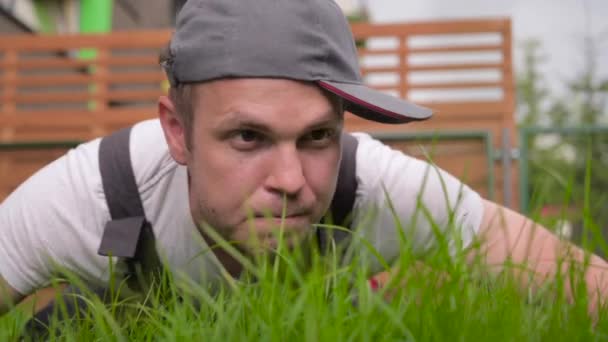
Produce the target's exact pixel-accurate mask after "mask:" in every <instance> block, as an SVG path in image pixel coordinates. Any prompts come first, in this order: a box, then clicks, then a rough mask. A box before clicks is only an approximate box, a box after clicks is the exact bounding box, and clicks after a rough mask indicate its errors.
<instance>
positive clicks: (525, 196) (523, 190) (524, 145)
mask: <svg viewBox="0 0 608 342" xmlns="http://www.w3.org/2000/svg"><path fill="white" fill-rule="evenodd" d="M530 133H531V131H530V129H529V128H528V127H522V128H520V129H519V139H520V141H519V206H520V211H521V212H522V213H524V214H528V211H529V208H528V200H529V197H530V194H529V190H528V181H529V177H528V176H529V175H528V171H529V170H528V167H529V166H528V148H529V146H528V136H529V135H530Z"/></svg>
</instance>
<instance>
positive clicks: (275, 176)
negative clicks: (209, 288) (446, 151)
mask: <svg viewBox="0 0 608 342" xmlns="http://www.w3.org/2000/svg"><path fill="white" fill-rule="evenodd" d="M162 64H163V67H164V68H165V71H166V72H167V76H168V78H169V80H170V82H171V90H170V94H169V96H168V97H166V96H162V97H161V98H160V99H159V105H158V113H159V119H158V120H152V121H146V122H142V123H139V124H137V125H135V126H134V127H133V128H132V130H131V132H130V143H129V145H128V147H127V150H128V152H129V153H130V164H131V165H130V166H131V167H132V169H133V173H134V177H135V183H136V187H137V192H138V193H139V197H140V199H141V202H142V205H143V211H144V212H145V218H146V219H147V221H149V222H150V223H151V226H152V229H153V232H154V236H155V239H156V247H157V248H156V249H157V251H158V254H159V255H160V256H161V257H162V258H163V259H164V260H165V261H166V263H167V265H168V267H169V268H170V269H171V270H172V271H173V272H174V273H175V274H178V275H185V276H187V277H190V278H192V279H194V280H195V281H198V282H201V283H207V282H208V283H214V282H218V281H221V276H220V274H221V273H222V270H225V271H227V272H228V273H230V274H232V275H235V276H238V274H239V273H240V271H241V269H242V265H241V264H240V263H239V262H237V261H236V260H235V259H234V258H232V257H231V255H230V254H229V253H227V252H226V251H224V250H222V249H215V250H214V252H213V253H204V252H203V251H206V250H207V248H208V245H211V244H213V241H210V240H211V239H210V237H209V234H208V231H206V230H205V227H212V229H213V231H215V232H216V233H217V234H219V235H220V236H221V237H223V238H224V239H226V240H228V241H232V242H235V243H236V245H237V246H238V247H239V248H240V249H241V250H242V251H243V252H244V253H245V254H252V253H255V251H254V250H255V248H256V247H257V246H258V245H257V244H256V241H257V242H261V244H262V245H263V246H266V247H271V248H272V247H273V246H275V245H276V241H275V238H274V237H275V235H274V231H275V230H276V228H277V226H282V227H284V231H285V235H286V239H287V240H288V241H289V243H290V244H292V245H293V244H296V243H298V242H299V241H301V240H302V239H303V238H304V237H306V236H310V234H312V233H313V232H314V230H313V229H312V225H313V224H315V223H317V222H319V221H320V220H321V219H322V218H323V216H324V214H325V213H326V212H327V210H328V208H329V207H330V203H331V202H332V199H335V198H336V196H338V197H339V195H340V193H335V192H336V191H335V190H336V186H337V183H338V182H339V179H338V174H339V168H340V163H341V159H342V158H343V157H345V156H343V155H341V151H342V145H343V144H344V143H345V139H350V138H347V137H344V136H343V134H342V130H343V113H344V110H348V111H349V112H352V113H354V114H356V115H359V116H362V117H364V118H367V119H370V120H375V121H379V122H385V123H392V124H394V123H406V122H410V121H415V120H424V119H427V118H429V117H430V115H431V112H430V110H428V109H425V108H421V107H418V106H416V105H414V104H411V103H409V102H406V101H402V100H399V99H397V98H393V97H390V96H388V95H384V94H381V93H378V92H376V91H374V90H371V89H369V88H367V87H365V86H364V85H362V84H361V78H360V75H359V67H358V64H357V54H356V50H355V46H354V44H353V39H352V36H351V33H350V30H349V26H348V24H347V22H346V20H345V18H344V16H343V15H342V13H341V11H340V9H339V8H338V7H337V6H336V5H335V4H334V3H333V2H332V1H330V0H305V1H304V0H281V1H277V0H256V1H237V0H191V1H189V2H187V3H186V5H185V6H184V8H183V9H182V11H181V12H180V14H179V17H178V22H177V28H176V32H175V34H174V36H173V38H172V40H171V44H170V47H169V50H168V51H167V54H166V55H165V56H164V58H163V61H162ZM355 138H356V151H355V153H354V154H352V155H351V157H353V158H354V159H355V165H356V168H355V169H354V170H352V171H353V172H354V173H355V175H354V179H355V180H356V196H355V198H354V205H353V223H352V225H351V227H356V229H358V231H360V232H361V234H362V235H363V236H365V237H366V238H367V239H368V240H369V241H370V243H371V245H372V246H373V247H374V248H376V249H377V250H378V251H379V252H380V254H381V255H382V256H383V257H384V258H385V259H386V260H388V261H391V260H395V258H396V257H397V256H398V255H399V253H400V250H399V246H400V243H399V238H398V236H399V232H398V231H397V229H399V228H398V226H399V225H397V224H396V223H395V218H394V214H396V215H397V216H398V217H399V218H400V219H401V220H402V221H403V222H404V223H406V224H405V225H404V227H406V226H408V225H407V223H409V222H411V220H412V218H414V217H416V220H415V225H413V226H411V228H407V229H406V228H404V233H405V236H406V238H407V239H408V242H410V244H411V246H412V248H413V250H414V252H415V253H416V254H419V255H423V254H424V253H427V252H429V251H430V250H432V249H434V248H437V245H438V236H437V234H436V232H435V231H434V227H439V229H440V230H441V229H443V231H441V232H440V233H443V234H445V237H447V238H448V239H449V240H448V246H449V249H450V251H451V252H452V253H457V252H458V251H459V250H461V249H462V248H466V247H468V246H470V245H471V243H472V241H473V239H475V238H479V239H480V240H481V243H482V245H481V248H480V249H478V250H477V251H476V252H475V253H477V254H479V255H482V257H483V258H485V261H486V262H487V263H488V264H491V265H502V263H503V262H504V261H505V260H507V259H508V258H511V259H512V260H513V261H514V262H516V263H524V262H526V263H527V264H528V265H529V266H530V267H531V268H532V270H533V271H534V272H536V273H538V274H539V275H541V277H540V278H542V277H543V276H550V275H552V274H554V273H556V271H557V260H558V258H559V257H560V250H561V249H560V248H559V247H560V246H561V245H562V243H561V242H560V241H559V239H558V238H556V237H555V236H553V235H552V234H550V233H549V232H548V231H547V230H546V229H544V228H542V227H539V226H536V225H535V224H534V223H533V222H531V221H529V220H528V219H526V218H524V217H522V216H521V215H519V214H517V213H515V212H513V211H511V210H508V209H505V208H502V207H500V206H499V205H497V204H495V203H492V202H489V201H487V200H484V199H482V198H481V197H480V196H479V195H478V194H477V193H476V192H474V191H473V190H471V189H470V188H468V187H467V186H465V185H463V184H462V183H461V182H460V181H458V180H457V179H455V178H454V177H452V176H451V175H449V174H447V173H445V172H443V171H440V170H435V169H433V168H430V167H429V165H428V164H427V163H425V162H423V161H419V160H416V159H413V158H411V157H408V156H406V155H404V154H402V153H401V152H398V151H394V150H391V149H390V148H389V147H387V146H385V145H383V144H382V143H380V142H378V141H376V140H374V139H372V138H370V137H369V136H367V135H364V134H356V135H355ZM99 150H100V140H93V141H91V142H88V143H86V144H83V145H81V146H79V147H77V148H76V149H74V150H72V151H70V152H68V153H67V154H66V155H65V156H64V157H62V158H60V159H59V160H57V161H55V162H53V163H51V164H50V165H48V166H47V167H45V168H44V169H42V170H40V171H39V172H38V173H36V174H35V175H34V176H33V177H31V178H30V179H29V180H27V181H26V182H25V183H24V184H23V185H21V186H20V187H19V188H18V189H17V190H16V191H15V192H14V193H13V194H11V196H9V198H7V199H6V201H5V202H3V203H2V205H1V206H0V230H1V231H0V275H1V277H0V287H1V288H3V289H4V292H5V293H7V294H8V296H4V297H3V298H2V300H1V301H0V304H2V305H0V306H3V307H4V308H6V307H7V304H8V302H9V301H12V302H17V301H19V300H20V299H21V298H23V296H25V295H28V294H30V293H31V292H32V291H34V290H35V289H37V288H39V287H41V286H44V285H45V284H46V282H48V280H49V278H50V277H51V276H52V272H53V267H54V266H55V265H57V264H58V265H60V266H62V267H65V268H67V269H69V270H71V271H74V272H76V273H77V274H78V275H80V276H82V277H83V278H84V279H85V280H87V281H89V282H91V283H94V284H104V283H105V282H107V281H108V279H109V277H110V274H109V272H110V271H109V259H108V257H106V256H102V255H98V254H97V251H98V249H99V248H100V244H103V243H102V240H103V238H104V227H105V225H106V223H107V222H108V221H110V220H111V215H110V212H111V208H109V206H108V204H107V203H106V197H107V195H108V193H107V190H106V185H107V184H104V181H103V179H102V176H101V173H100V170H99V169H100V160H99V157H98V155H99ZM114 185H115V186H120V184H114ZM387 198H390V199H391V201H392V203H393V206H394V212H393V210H392V209H391V208H389V205H388V203H387ZM420 207H423V208H424V209H425V210H426V212H427V213H428V214H429V215H419V214H418V211H419V208H420ZM368 213H374V215H368ZM451 223H455V224H451ZM433 225H435V226H433ZM450 226H455V227H457V228H456V231H455V232H456V234H452V233H453V232H448V229H449V227H450ZM529 251H533V253H528V252H529ZM572 251H573V252H572V253H573V255H574V259H575V260H576V261H577V262H582V261H583V253H582V251H581V250H579V249H576V248H574V249H572ZM361 253H363V251H361ZM474 256H475V254H473V253H472V254H471V257H474ZM591 263H592V264H593V265H594V266H593V267H591V268H590V270H589V271H588V273H587V278H586V280H587V284H588V286H589V292H590V296H592V298H593V299H594V301H593V303H597V302H598V301H599V299H601V298H603V297H602V296H604V295H605V293H606V286H607V284H606V281H605V280H604V279H603V278H602V277H603V276H605V275H606V271H605V270H604V267H605V266H606V263H605V262H604V261H603V260H601V259H599V258H597V257H595V256H593V257H592V259H591ZM379 270H380V269H379V268H374V267H373V266H372V271H379ZM523 278H525V277H522V279H523ZM540 278H537V279H540ZM526 279H527V278H526ZM524 285H527V284H524Z"/></svg>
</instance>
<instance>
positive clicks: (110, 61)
mask: <svg viewBox="0 0 608 342" xmlns="http://www.w3.org/2000/svg"><path fill="white" fill-rule="evenodd" d="M95 65H108V66H136V67H142V66H150V67H157V68H158V69H159V70H160V66H159V65H158V56H156V55H152V56H110V57H99V58H91V59H77V58H72V57H39V58H28V59H21V60H14V61H7V60H0V69H9V68H10V69H17V70H25V71H33V70H37V69H76V68H88V67H91V66H95Z"/></svg>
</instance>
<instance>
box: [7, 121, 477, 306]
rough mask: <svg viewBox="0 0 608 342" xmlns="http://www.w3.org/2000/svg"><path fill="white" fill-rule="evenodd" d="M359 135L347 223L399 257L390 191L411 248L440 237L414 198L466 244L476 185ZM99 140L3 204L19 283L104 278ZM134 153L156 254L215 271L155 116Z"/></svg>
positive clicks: (195, 274) (472, 226)
mask: <svg viewBox="0 0 608 342" xmlns="http://www.w3.org/2000/svg"><path fill="white" fill-rule="evenodd" d="M355 136H356V138H357V139H358V141H359V144H358V149H357V155H356V165H357V169H356V178H357V182H358V185H357V193H356V198H355V204H354V212H353V214H354V224H353V227H358V228H357V229H358V230H357V233H360V234H361V236H364V238H366V239H368V241H369V242H370V243H371V245H372V246H373V247H374V248H376V249H377V250H378V251H379V252H380V254H381V255H382V256H383V257H384V259H385V260H387V261H389V262H390V261H391V260H395V258H396V257H397V255H398V254H399V246H400V241H399V233H398V232H397V228H396V227H397V224H396V222H395V218H394V214H393V212H392V211H391V210H390V209H389V206H388V205H387V202H386V199H387V197H389V198H390V199H391V201H392V204H393V205H394V209H395V213H396V214H397V215H398V216H399V217H400V218H401V223H402V226H403V227H409V228H404V230H405V236H406V238H407V239H408V242H409V243H411V246H412V247H413V249H414V251H415V252H416V253H419V254H423V253H425V252H426V251H428V250H429V249H431V248H433V247H434V246H436V241H437V240H436V238H435V237H436V236H435V234H434V233H433V228H432V226H431V222H429V220H428V217H429V216H428V215H426V214H424V212H423V211H421V210H417V208H419V207H420V206H424V207H425V208H426V210H428V212H427V213H429V214H430V216H431V217H433V218H434V223H435V224H436V227H439V228H440V229H442V228H443V227H448V226H449V225H448V222H449V221H450V219H452V220H453V221H452V222H456V227H458V229H457V236H455V238H451V239H450V240H449V241H450V246H449V248H450V250H452V251H456V250H457V248H460V247H466V246H467V245H468V244H470V242H471V241H472V239H473V237H474V235H475V234H476V232H477V231H478V229H479V226H480V224H481V217H482V214H483V203H482V199H481V197H480V196H479V195H478V194H477V193H476V192H475V191H473V190H472V189H470V188H469V187H467V186H466V185H463V184H462V183H461V182H460V181H459V180H458V179H456V178H454V177H453V176H451V175H449V174H447V173H446V172H444V171H441V170H438V169H437V168H435V167H432V166H430V164H428V163H427V162H424V161H420V160H418V159H415V158H412V157H410V156H407V155H405V154H403V153H402V152H400V151H396V150H393V149H391V148H390V147H388V146H387V145H385V144H383V143H381V142H380V141H377V140H375V139H373V138H371V137H370V136H369V135H366V134H362V133H357V134H355ZM99 142H100V139H95V140H92V141H90V142H87V143H85V144H82V145H80V146H78V147H76V148H74V149H72V150H70V151H69V152H67V153H66V155H64V156H63V157H61V158H59V159H58V160H56V161H54V162H52V163H51V164H49V165H47V166H45V167H44V168H42V169H41V170H40V171H38V172H37V173H36V174H35V175H33V176H32V177H31V178H29V179H28V180H27V181H26V182H24V183H23V184H22V185H21V186H20V187H18V188H17V190H15V191H14V192H13V193H12V194H11V195H10V196H9V197H8V198H7V199H6V200H5V201H4V202H2V203H1V204H0V275H1V276H2V277H3V278H4V279H5V280H6V281H7V282H8V283H9V284H10V285H11V286H12V287H13V288H15V289H16V290H17V291H19V292H21V293H23V294H27V293H31V292H32V291H33V290H35V289H36V288H38V287H40V286H42V285H44V284H45V283H47V282H48V280H49V278H50V277H51V276H52V272H53V270H54V269H55V267H56V266H57V265H60V266H61V267H65V268H67V269H69V270H72V271H74V272H76V273H77V274H79V275H80V276H82V277H84V278H85V279H87V280H89V281H92V282H98V283H103V282H105V281H107V279H108V276H109V268H110V267H109V259H108V258H107V257H103V256H100V255H98V254H97V250H98V248H99V244H100V241H101V237H102V234H103V230H104V227H105V223H106V222H107V221H109V220H110V213H109V210H108V207H107V204H106V200H105V196H104V192H103V187H102V181H101V175H100V172H99V165H98V163H99V161H98V150H99ZM130 153H131V162H132V166H133V170H134V174H135V178H136V182H137V186H138V188H139V191H140V194H141V199H142V202H143V207H144V211H145V213H146V217H147V219H148V220H149V221H150V222H151V223H152V227H153V230H154V234H155V236H156V241H157V249H158V252H159V255H161V257H163V258H165V260H166V262H167V263H168V264H169V266H170V268H171V270H172V271H173V272H174V273H175V274H179V275H186V276H187V277H189V278H191V279H192V280H194V281H197V282H205V281H214V280H216V279H219V277H220V276H219V274H220V270H221V266H220V265H219V263H218V261H217V259H216V258H215V257H214V255H213V253H209V252H208V250H207V245H206V244H205V242H204V240H203V239H202V238H201V237H200V234H199V233H198V232H197V230H196V228H195V225H194V223H193V220H192V217H191V215H190V210H189V204H188V193H187V177H186V169H185V167H183V166H180V165H178V164H177V163H175V161H174V160H173V159H172V158H171V156H170V155H169V151H168V147H167V145H166V142H165V140H164V136H163V132H162V129H161V127H160V123H159V121H158V120H148V121H144V122H141V123H138V124H137V125H135V126H134V128H133V130H132V132H131V146H130ZM385 190H386V192H385ZM450 214H452V215H450ZM414 218H415V219H414ZM413 219H414V221H412V220H413ZM410 222H415V223H414V224H412V225H410ZM361 253H364V251H361ZM378 270H379V269H378Z"/></svg>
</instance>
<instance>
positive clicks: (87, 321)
mask: <svg viewBox="0 0 608 342" xmlns="http://www.w3.org/2000/svg"><path fill="white" fill-rule="evenodd" d="M587 191H591V189H590V188H589V185H588V184H587ZM422 209H423V210H422V212H423V213H424V212H425V210H424V208H422ZM585 225H586V226H588V227H591V228H593V229H595V228H596V225H595V224H594V222H593V219H592V218H591V217H588V216H587V217H586V220H585ZM329 227H330V226H326V227H325V228H329ZM436 228H439V227H436ZM439 231H440V230H439V229H437V234H440V233H439ZM209 233H210V234H213V231H209ZM594 236H595V237H596V238H599V236H598V235H594ZM216 237H217V236H216ZM281 237H282V235H281V230H279V240H280V238H281ZM437 238H438V240H439V241H444V240H445V236H437ZM399 239H400V241H401V244H402V248H401V249H402V253H401V254H400V256H399V258H398V260H396V261H395V262H394V263H392V264H391V265H389V264H388V263H387V261H386V260H380V264H381V265H384V267H385V268H388V267H389V266H390V267H391V268H392V269H393V271H394V274H395V275H394V277H393V280H392V281H391V282H390V283H389V284H388V285H387V286H386V287H385V288H383V289H381V290H379V291H374V290H372V289H371V288H370V285H369V282H368V278H369V275H370V274H369V273H370V272H369V270H368V268H367V267H366V265H369V264H368V261H369V260H366V258H369V256H374V255H375V256H378V255H379V254H378V253H374V251H372V250H370V245H369V244H367V243H366V241H365V240H364V239H362V238H360V237H359V236H358V235H357V234H354V236H353V237H352V243H351V245H350V247H349V248H350V249H349V250H348V251H344V250H342V248H339V246H338V247H336V246H333V247H335V248H331V249H330V250H329V251H327V252H326V253H320V252H319V251H318V250H317V248H316V247H315V246H316V245H315V244H314V243H312V242H310V244H306V245H304V246H303V248H299V249H296V250H293V251H292V250H288V249H286V248H284V247H283V245H282V244H279V247H278V248H277V250H276V251H274V252H273V253H270V254H267V255H260V256H259V257H257V258H255V259H254V260H250V259H247V262H246V263H245V264H246V270H245V272H244V274H243V276H242V277H241V278H239V279H238V280H234V279H232V278H229V277H226V281H225V283H224V285H223V286H219V287H215V288H213V289H211V288H209V287H206V286H204V285H201V284H194V283H189V282H187V281H178V280H176V279H174V278H173V277H172V276H171V275H170V274H169V273H164V274H163V275H162V277H160V279H158V281H157V282H155V283H154V284H153V286H152V287H151V288H150V290H149V291H148V292H147V293H146V294H145V295H140V296H135V295H133V296H130V295H126V292H125V291H123V289H124V284H116V285H115V287H114V288H113V293H114V297H113V298H114V299H113V300H111V301H109V302H106V303H104V302H101V301H100V300H99V299H98V298H96V297H94V296H85V298H86V299H87V300H88V301H89V303H90V306H89V310H88V312H87V313H85V314H83V315H80V316H78V317H75V318H72V319H65V320H54V321H53V322H52V323H51V326H50V329H49V335H48V336H47V338H48V339H49V340H51V341H56V340H58V341H94V340H99V341H128V340H137V341H157V340H162V341H189V340H217V341H243V340H255V341H258V340H262V341H377V340H382V341H396V340H399V341H552V342H553V341H604V340H608V310H607V309H606V308H600V309H599V310H598V312H597V315H596V317H595V318H591V317H590V316H589V314H588V309H587V308H588V301H587V295H586V293H587V291H586V290H585V288H584V284H583V283H582V281H581V279H582V276H581V275H582V271H583V270H582V269H580V268H579V269H572V270H570V271H569V272H570V273H569V275H568V276H566V277H561V276H556V277H555V279H550V280H548V281H546V282H545V283H544V286H542V287H541V288H539V289H535V290H534V291H533V290H531V289H526V288H522V287H521V285H520V283H519V282H518V280H517V279H515V278H514V277H513V275H512V273H511V272H508V271H509V270H512V269H514V268H517V269H522V267H525V265H511V264H505V265H504V268H505V270H506V272H503V273H501V274H493V273H492V272H491V271H489V270H488V268H487V266H486V265H484V264H483V263H482V262H481V261H474V262H466V261H465V255H466V251H461V252H459V253H457V254H456V255H453V254H451V253H450V252H449V251H448V248H447V245H446V244H442V243H439V244H438V247H437V248H436V249H435V250H434V251H433V252H432V253H429V254H428V255H426V256H425V257H424V264H425V265H426V266H425V267H422V268H421V267H419V265H420V264H419V261H420V258H419V256H416V255H414V253H413V252H412V249H411V246H410V245H409V244H408V243H407V238H406V237H405V236H403V235H402V236H400V237H399ZM218 241H219V242H218V245H220V246H223V247H225V248H228V249H230V248H229V247H230V245H229V244H228V243H226V242H225V241H221V240H220V239H218ZM588 242H590V243H593V241H588ZM595 245H598V244H595ZM599 245H601V244H599ZM475 246H476V244H475V243H474V244H473V247H472V248H476V247H475ZM230 250H231V251H232V252H233V253H237V252H236V250H235V249H233V248H232V249H230ZM362 251H365V252H366V253H363V252H362ZM349 252H352V254H351V253H349ZM370 252H371V253H370ZM345 254H346V255H352V256H353V259H352V260H350V261H349V262H344V260H342V256H343V255H345ZM70 279H71V281H72V282H74V283H77V280H76V279H74V278H70ZM566 282H569V283H570V285H571V286H572V287H573V288H574V292H575V295H574V297H575V299H574V301H568V300H566V296H565V293H564V288H566V285H568V284H567V283H566ZM121 294H122V295H121ZM67 300H69V299H67ZM27 319H28V317H27V315H26V314H23V313H21V312H18V311H13V312H11V313H9V314H7V315H5V316H4V317H2V318H0V341H5V340H6V341H11V340H18V339H19V337H20V336H22V335H23V334H24V333H25V335H26V336H27V332H24V325H25V323H26V321H27ZM26 339H27V337H26Z"/></svg>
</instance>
